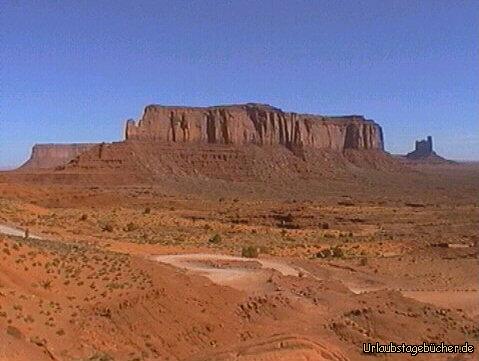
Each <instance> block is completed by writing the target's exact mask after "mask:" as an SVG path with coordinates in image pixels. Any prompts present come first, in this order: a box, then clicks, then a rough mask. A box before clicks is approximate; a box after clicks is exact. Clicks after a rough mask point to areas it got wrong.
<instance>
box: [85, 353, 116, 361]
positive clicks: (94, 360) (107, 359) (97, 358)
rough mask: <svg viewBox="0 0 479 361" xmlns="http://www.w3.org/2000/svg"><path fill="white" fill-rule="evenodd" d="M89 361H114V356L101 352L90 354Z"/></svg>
mask: <svg viewBox="0 0 479 361" xmlns="http://www.w3.org/2000/svg"><path fill="white" fill-rule="evenodd" d="M87 361H113V357H111V356H110V355H108V354H107V353H103V352H100V353H96V354H94V355H93V356H90V357H89V358H88V359H87Z"/></svg>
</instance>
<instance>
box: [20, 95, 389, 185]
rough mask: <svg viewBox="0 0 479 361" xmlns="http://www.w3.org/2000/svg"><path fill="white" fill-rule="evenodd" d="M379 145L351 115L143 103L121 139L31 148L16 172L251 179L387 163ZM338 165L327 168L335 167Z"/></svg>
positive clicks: (377, 130)
mask: <svg viewBox="0 0 479 361" xmlns="http://www.w3.org/2000/svg"><path fill="white" fill-rule="evenodd" d="M383 147H384V146H383V135H382V130H381V127H380V126H379V125H378V124H376V123H375V122H374V121H372V120H368V119H365V118H364V117H363V116H359V115H350V116H339V117H329V116H321V115H310V114H296V113H288V112H283V111H282V110H281V109H278V108H274V107H272V106H270V105H264V104H254V103H249V104H242V105H226V106H213V107H204V108H201V107H176V106H159V105H150V106H147V107H146V108H145V110H144V113H143V116H142V118H141V119H140V120H138V121H137V122H135V121H134V120H128V121H127V122H126V127H125V139H124V140H123V141H120V142H116V143H111V144H40V145H36V146H34V147H33V151H32V156H31V158H30V159H29V160H28V161H27V162H26V163H25V164H24V165H23V166H22V167H21V168H22V169H25V168H27V169H37V168H54V167H56V169H57V170H58V171H61V170H65V169H66V168H68V169H66V171H73V170H74V169H76V170H80V169H81V170H82V171H83V172H90V173H91V172H94V173H99V172H103V171H109V172H116V173H118V174H120V173H121V172H123V173H124V172H125V171H126V169H128V170H129V172H131V173H137V172H139V171H146V172H147V173H150V174H167V173H168V172H172V171H173V169H175V170H178V172H180V173H182V174H190V173H191V172H193V173H195V172H196V173H195V174H203V175H205V176H208V177H215V176H217V174H218V173H220V169H222V170H223V173H224V174H223V176H224V178H228V177H233V178H235V179H236V178H238V179H240V178H241V179H254V178H255V177H256V176H257V175H258V174H260V173H265V174H266V173H267V174H268V175H269V174H273V173H274V172H275V171H273V170H269V168H274V167H276V168H278V169H279V168H281V167H282V166H281V165H280V164H283V166H285V165H286V164H288V167H290V168H291V169H296V170H297V169H299V168H304V167H305V166H306V165H305V164H303V163H308V164H309V163H311V164H310V165H311V166H313V168H314V167H317V168H321V167H320V166H319V163H321V164H323V169H322V170H321V171H323V170H324V167H326V163H327V162H326V161H325V159H326V158H328V157H329V158H330V159H333V158H335V159H336V158H337V159H343V160H344V159H346V158H344V157H343V156H344V155H345V154H346V153H348V154H349V155H348V156H349V157H350V158H351V157H354V158H355V159H356V160H358V161H359V163H360V164H366V163H374V162H376V161H378V162H379V161H381V162H382V161H384V159H383V158H384V157H387V154H386V153H385V152H383ZM367 151H370V152H367ZM354 152H356V153H360V154H356V155H353V154H352V153H354ZM326 153H332V154H331V155H330V156H326V155H325V154H326ZM369 153H374V154H375V155H373V154H369ZM338 157H339V158H338ZM366 159H369V160H368V161H366ZM301 161H303V163H301ZM304 161H306V162H304ZM297 162H299V163H297ZM315 162H316V163H317V164H312V163H315ZM340 162H341V161H338V162H337V163H335V162H333V163H335V167H336V168H338V167H340V165H339V163H340ZM386 162H387V161H386ZM67 163H68V164H67ZM306 168H307V166H306ZM247 169H256V170H255V171H253V172H249V171H248V170H247ZM241 172H243V173H244V174H243V173H241ZM248 172H249V173H248ZM308 172H309V171H308ZM237 173H238V174H237ZM240 173H241V174H240ZM247 173H248V174H247ZM250 173H251V174H250Z"/></svg>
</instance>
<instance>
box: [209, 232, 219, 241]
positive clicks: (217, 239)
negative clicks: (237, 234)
mask: <svg viewBox="0 0 479 361" xmlns="http://www.w3.org/2000/svg"><path fill="white" fill-rule="evenodd" d="M208 242H209V243H212V244H219V243H221V236H220V235H219V234H218V233H216V234H215V235H213V236H212V237H210V239H209V240H208Z"/></svg>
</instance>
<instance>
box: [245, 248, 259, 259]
mask: <svg viewBox="0 0 479 361" xmlns="http://www.w3.org/2000/svg"><path fill="white" fill-rule="evenodd" d="M241 256H242V257H246V258H258V256H259V251H258V247H255V246H244V247H243V248H242V249H241Z"/></svg>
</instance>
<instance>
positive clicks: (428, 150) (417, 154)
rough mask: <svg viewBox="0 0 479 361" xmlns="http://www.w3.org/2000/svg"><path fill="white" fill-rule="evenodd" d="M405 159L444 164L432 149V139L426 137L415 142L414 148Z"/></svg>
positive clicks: (441, 158) (443, 160)
mask: <svg viewBox="0 0 479 361" xmlns="http://www.w3.org/2000/svg"><path fill="white" fill-rule="evenodd" d="M406 158H407V159H409V160H413V161H428V162H445V161H447V160H446V159H444V158H443V157H441V156H439V155H438V154H437V153H436V152H435V151H434V149H433V146H432V137H431V136H428V137H427V138H426V139H423V140H416V144H415V148H414V150H413V151H412V152H410V153H408V154H407V155H406Z"/></svg>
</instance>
